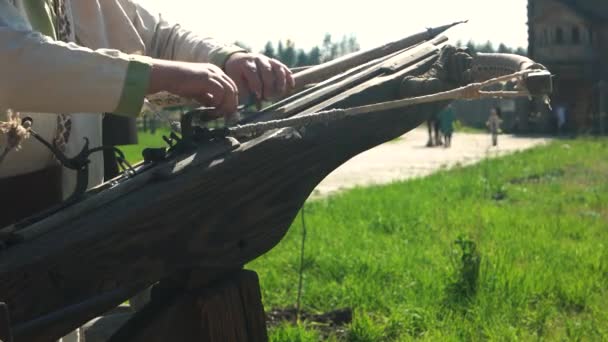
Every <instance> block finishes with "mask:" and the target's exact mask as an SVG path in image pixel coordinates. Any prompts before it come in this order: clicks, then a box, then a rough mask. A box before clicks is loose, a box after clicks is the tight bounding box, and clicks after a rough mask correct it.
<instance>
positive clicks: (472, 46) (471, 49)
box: [466, 40, 477, 54]
mask: <svg viewBox="0 0 608 342" xmlns="http://www.w3.org/2000/svg"><path fill="white" fill-rule="evenodd" d="M466 48H467V50H469V52H470V53H472V54H475V53H477V46H476V45H475V42H473V41H472V40H469V41H468V42H467V46H466Z"/></svg>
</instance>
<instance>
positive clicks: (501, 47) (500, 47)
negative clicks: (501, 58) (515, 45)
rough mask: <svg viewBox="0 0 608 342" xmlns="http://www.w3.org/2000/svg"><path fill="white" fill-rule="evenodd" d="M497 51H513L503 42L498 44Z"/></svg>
mask: <svg viewBox="0 0 608 342" xmlns="http://www.w3.org/2000/svg"><path fill="white" fill-rule="evenodd" d="M498 53H513V49H511V48H510V47H507V46H506V45H505V44H503V43H500V45H498Z"/></svg>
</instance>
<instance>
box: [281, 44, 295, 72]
mask: <svg viewBox="0 0 608 342" xmlns="http://www.w3.org/2000/svg"><path fill="white" fill-rule="evenodd" d="M279 57H280V60H281V62H283V63H284V64H285V65H287V66H288V67H293V66H295V65H296V63H297V60H296V58H297V56H296V44H295V43H294V42H293V41H291V40H289V39H288V40H287V42H286V43H285V49H284V50H283V53H282V54H279Z"/></svg>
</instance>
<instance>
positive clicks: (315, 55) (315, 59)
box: [308, 46, 321, 65]
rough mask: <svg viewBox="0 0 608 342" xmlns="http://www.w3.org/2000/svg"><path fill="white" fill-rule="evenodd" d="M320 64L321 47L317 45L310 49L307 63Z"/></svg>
mask: <svg viewBox="0 0 608 342" xmlns="http://www.w3.org/2000/svg"><path fill="white" fill-rule="evenodd" d="M317 64H321V49H320V48H319V47H318V46H315V47H313V48H312V49H310V52H309V53H308V65H317Z"/></svg>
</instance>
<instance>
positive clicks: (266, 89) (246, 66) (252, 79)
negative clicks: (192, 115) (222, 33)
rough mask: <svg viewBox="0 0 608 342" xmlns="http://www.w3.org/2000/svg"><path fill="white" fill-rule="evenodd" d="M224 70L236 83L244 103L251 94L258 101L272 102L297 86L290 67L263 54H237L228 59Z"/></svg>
mask: <svg viewBox="0 0 608 342" xmlns="http://www.w3.org/2000/svg"><path fill="white" fill-rule="evenodd" d="M224 70H225V71H226V74H228V76H230V78H232V79H233V80H234V82H235V83H236V85H237V87H238V90H239V94H240V99H241V101H242V102H245V101H247V100H248V99H249V97H250V95H251V94H255V97H256V99H257V100H271V99H273V98H276V97H279V96H282V95H285V94H287V93H289V91H291V89H293V87H294V86H295V82H294V79H293V77H292V75H291V71H290V70H289V68H288V67H286V66H285V65H284V64H283V63H281V62H279V61H277V60H276V59H272V58H268V57H266V56H264V55H262V54H257V53H245V52H237V53H235V54H233V55H232V56H230V58H228V60H227V61H226V65H225V67H224Z"/></svg>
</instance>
